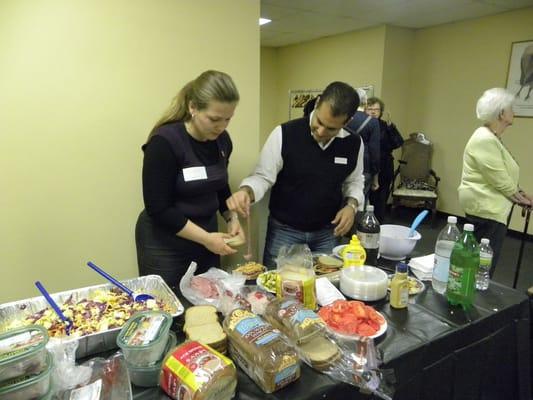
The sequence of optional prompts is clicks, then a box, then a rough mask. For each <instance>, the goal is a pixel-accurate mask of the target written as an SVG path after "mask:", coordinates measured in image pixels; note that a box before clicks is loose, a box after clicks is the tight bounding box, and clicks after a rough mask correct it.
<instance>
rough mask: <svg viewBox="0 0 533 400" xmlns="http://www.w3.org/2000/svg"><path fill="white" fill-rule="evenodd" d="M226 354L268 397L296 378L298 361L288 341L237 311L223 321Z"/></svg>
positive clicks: (249, 314) (248, 313) (247, 313)
mask: <svg viewBox="0 0 533 400" xmlns="http://www.w3.org/2000/svg"><path fill="white" fill-rule="evenodd" d="M223 326H224V331H225V332H226V334H227V335H228V340H229V353H230V356H231V358H232V359H233V360H234V361H235V362H236V363H237V364H238V365H239V367H241V369H242V370H243V371H244V372H245V373H246V374H247V375H248V376H249V377H250V378H251V379H252V380H253V381H254V382H255V383H256V384H257V385H258V386H259V387H260V388H261V389H262V390H263V391H264V392H265V393H272V392H274V391H276V390H278V389H281V388H283V387H285V386H286V385H288V384H290V383H291V382H293V381H295V380H297V379H298V378H299V377H300V360H299V359H298V355H297V353H296V351H295V350H294V349H293V348H292V347H291V346H290V345H289V343H288V339H287V338H286V337H285V336H284V335H283V334H282V333H281V332H280V331H279V330H277V329H274V328H273V327H272V325H270V324H269V323H268V322H266V321H265V320H263V319H262V318H261V317H259V316H257V315H256V314H254V313H252V312H251V311H248V310H243V309H237V310H233V311H232V312H231V313H229V314H228V315H227V316H226V318H225V319H224V323H223Z"/></svg>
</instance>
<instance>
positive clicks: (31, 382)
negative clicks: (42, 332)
mask: <svg viewBox="0 0 533 400" xmlns="http://www.w3.org/2000/svg"><path fill="white" fill-rule="evenodd" d="M45 355H46V357H45V359H46V366H45V369H44V370H43V371H42V372H41V373H40V374H39V375H24V376H23V377H20V376H19V377H16V378H11V379H8V380H7V381H4V382H2V383H0V399H2V400H28V399H40V398H42V397H44V398H46V397H45V396H47V395H48V394H49V391H50V377H51V375H50V373H51V371H52V366H53V358H52V355H51V354H50V353H48V352H45Z"/></svg>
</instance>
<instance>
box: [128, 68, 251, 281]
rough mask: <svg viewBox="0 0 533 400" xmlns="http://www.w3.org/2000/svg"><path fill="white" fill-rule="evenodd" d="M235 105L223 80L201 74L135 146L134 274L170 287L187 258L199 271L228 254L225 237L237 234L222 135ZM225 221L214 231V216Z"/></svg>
mask: <svg viewBox="0 0 533 400" xmlns="http://www.w3.org/2000/svg"><path fill="white" fill-rule="evenodd" d="M238 101H239V93H238V91H237V88H236V86H235V84H234V82H233V80H232V79H231V77H230V76H229V75H227V74H225V73H223V72H219V71H206V72H204V73H202V74H201V75H200V76H198V77H197V78H196V79H195V80H193V81H191V82H189V83H188V84H186V85H185V86H184V87H183V88H182V89H181V90H180V92H179V93H178V94H177V96H176V97H175V98H174V100H173V102H172V104H171V106H170V108H169V109H168V110H167V112H166V113H165V115H164V116H163V117H162V118H161V119H160V120H159V121H158V122H157V124H156V125H155V127H154V128H153V129H152V132H151V133H150V135H149V137H148V140H147V142H146V144H145V145H144V146H143V150H144V161H143V171H142V186H143V197H144V204H145V209H144V210H143V211H142V212H141V214H140V215H139V218H138V220H137V226H136V231H135V238H136V244H137V261H138V266H139V274H140V275H148V274H157V275H160V276H162V277H163V279H164V280H165V281H166V282H167V283H168V284H169V285H170V286H171V287H175V286H177V284H178V283H179V280H180V279H181V277H182V276H183V274H184V273H185V271H186V269H187V267H188V266H189V264H190V262H191V261H196V262H197V263H198V267H199V272H202V271H205V270H206V269H207V268H209V267H216V266H218V265H219V264H220V259H219V256H220V255H228V254H233V253H235V250H234V249H232V248H231V247H229V246H228V245H227V244H226V242H225V239H228V238H229V237H231V236H235V235H241V236H242V235H243V233H242V229H241V226H240V224H239V220H238V218H237V216H236V214H235V213H233V212H231V211H229V210H228V208H227V206H226V199H227V198H228V197H230V196H231V190H230V187H229V184H228V171H227V166H228V162H229V157H230V155H231V152H232V142H231V138H230V136H229V134H228V132H227V131H226V127H227V126H228V124H229V122H230V120H231V118H232V117H233V113H234V112H235V108H236V106H237V103H238ZM217 211H219V212H220V213H221V214H222V215H223V216H224V218H225V220H226V221H227V225H228V229H227V230H228V233H222V232H218V226H217V218H216V213H217Z"/></svg>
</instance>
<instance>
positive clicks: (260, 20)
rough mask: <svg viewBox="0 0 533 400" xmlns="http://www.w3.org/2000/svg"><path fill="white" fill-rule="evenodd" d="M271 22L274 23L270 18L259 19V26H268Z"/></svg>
mask: <svg viewBox="0 0 533 400" xmlns="http://www.w3.org/2000/svg"><path fill="white" fill-rule="evenodd" d="M269 22H272V20H271V19H268V18H259V25H264V24H268V23H269Z"/></svg>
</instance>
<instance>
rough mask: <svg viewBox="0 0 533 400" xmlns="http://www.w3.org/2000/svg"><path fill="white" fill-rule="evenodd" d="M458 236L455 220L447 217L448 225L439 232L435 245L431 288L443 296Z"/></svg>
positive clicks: (459, 233)
mask: <svg viewBox="0 0 533 400" xmlns="http://www.w3.org/2000/svg"><path fill="white" fill-rule="evenodd" d="M460 235H461V232H460V231H459V228H457V218H456V217H453V216H449V217H448V225H446V226H445V227H444V228H443V229H442V231H440V233H439V236H437V243H436V244H435V261H434V266H433V277H432V279H431V286H433V290H434V291H435V292H437V293H440V294H443V293H444V292H445V291H446V285H447V284H448V272H449V270H450V255H451V254H452V250H453V246H454V245H455V242H456V241H457V240H458V239H459V236H460Z"/></svg>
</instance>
